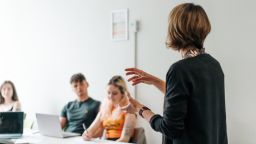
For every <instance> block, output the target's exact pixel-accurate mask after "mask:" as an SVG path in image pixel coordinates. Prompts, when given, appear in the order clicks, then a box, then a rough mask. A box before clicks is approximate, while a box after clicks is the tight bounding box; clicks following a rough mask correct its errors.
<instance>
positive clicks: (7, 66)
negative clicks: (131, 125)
mask: <svg viewBox="0 0 256 144" xmlns="http://www.w3.org/2000/svg"><path fill="white" fill-rule="evenodd" d="M178 2H181V1H179V0H176V1H167V0H155V1H148V0H140V1H138V0H122V1H120V0H108V1H104V0H90V1H89V0H87V1H85V0H84V1H82V0H72V1H68V0H38V1H32V0H27V1H20V0H16V1H9V0H2V1H0V65H1V70H0V81H3V80H6V79H10V80H12V81H13V82H14V83H15V85H16V87H17V91H18V94H19V97H20V99H21V102H22V106H23V109H24V110H25V111H26V112H29V113H34V112H44V113H54V114H59V112H60V110H61V108H62V107H63V105H64V104H65V103H66V102H67V101H69V100H72V99H74V95H73V93H72V91H71V88H70V85H69V78H70V76H71V75H72V74H73V73H76V72H82V73H84V74H85V75H86V77H87V79H88V81H89V83H90V88H89V92H90V95H91V96H92V97H94V98H95V99H98V100H101V99H102V97H103V96H105V93H106V92H105V86H106V84H107V82H108V80H109V79H110V78H111V76H113V75H115V74H121V75H124V71H123V69H124V68H126V67H130V66H133V63H132V61H133V60H132V50H131V49H132V46H133V44H132V41H131V38H132V35H130V39H129V40H128V41H122V42H112V41H111V40H110V33H111V31H110V12H111V11H112V10H116V9H123V8H129V11H130V13H129V15H130V21H131V20H135V19H137V20H139V21H140V31H139V33H138V67H139V68H141V69H144V70H146V71H148V72H150V73H152V74H155V75H158V76H159V77H161V78H162V79H164V78H165V73H166V71H167V70H168V68H169V66H170V65H171V64H172V63H173V62H175V61H176V60H178V59H179V58H180V56H179V54H177V53H175V52H173V51H170V50H168V49H166V48H165V44H164V42H165V37H166V30H167V17H168V14H169V11H170V10H171V8H172V7H173V6H174V5H175V4H177V3H178ZM196 2H197V3H199V4H202V5H203V6H204V7H205V9H206V11H207V13H208V15H209V17H210V20H211V22H212V27H213V29H212V32H211V34H210V35H209V37H208V38H207V40H206V49H207V51H208V52H210V53H211V54H212V55H213V56H215V57H216V58H217V59H219V61H220V62H221V64H222V67H223V69H224V72H225V75H226V101H227V102H226V104H227V116H228V130H229V141H230V143H231V144H254V143H256V140H255V139H254V137H253V136H254V134H255V133H256V125H255V124H254V122H255V121H256V115H255V112H253V110H254V109H255V108H256V107H255V106H253V102H254V101H255V98H254V96H255V94H254V93H253V92H254V91H253V88H254V84H253V82H254V81H256V79H255V76H254V75H253V74H254V73H255V71H256V69H255V66H254V65H253V64H254V63H255V57H253V56H254V52H255V49H253V48H254V47H253V46H254V45H253V44H254V43H253V39H254V37H253V36H254V35H253V34H254V33H255V28H254V27H253V26H254V25H255V19H253V18H254V17H255V16H254V15H253V14H254V13H255V10H253V4H254V5H255V2H253V1H249V0H248V1H247V2H242V1H231V0H226V1H220V0H217V1H203V0H197V1H196ZM253 12H254V13H253ZM253 66H254V67H253ZM131 90H132V88H131ZM137 99H138V100H139V101H141V102H143V103H144V104H145V105H147V106H149V107H150V108H151V109H152V110H153V111H154V112H156V113H162V107H163V106H162V105H163V95H162V94H161V93H160V92H159V91H158V90H157V89H154V88H152V87H151V86H146V85H139V86H138V96H137ZM138 126H143V127H145V129H146V134H147V138H148V141H149V143H150V144H158V143H161V135H160V134H159V133H156V132H154V131H152V130H151V128H150V127H149V125H148V123H147V122H145V121H144V120H142V119H139V120H138Z"/></svg>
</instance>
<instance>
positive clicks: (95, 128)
mask: <svg viewBox="0 0 256 144" xmlns="http://www.w3.org/2000/svg"><path fill="white" fill-rule="evenodd" d="M100 116H101V114H100V112H99V113H98V115H97V117H96V118H95V120H94V121H93V123H92V124H91V125H90V127H89V128H88V129H87V130H85V131H84V133H83V139H84V140H90V139H91V138H96V137H99V136H100V134H102V132H103V126H102V121H101V120H100Z"/></svg>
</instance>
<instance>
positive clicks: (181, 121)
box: [126, 3, 228, 144]
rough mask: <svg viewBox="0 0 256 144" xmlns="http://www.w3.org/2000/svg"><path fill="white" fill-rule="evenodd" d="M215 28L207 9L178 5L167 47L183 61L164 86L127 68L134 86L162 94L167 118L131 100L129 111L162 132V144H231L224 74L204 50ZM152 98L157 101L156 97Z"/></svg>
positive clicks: (136, 70)
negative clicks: (205, 42) (152, 87)
mask: <svg viewBox="0 0 256 144" xmlns="http://www.w3.org/2000/svg"><path fill="white" fill-rule="evenodd" d="M210 30H211V25H210V22H209V20H208V17H207V15H206V13H205V11H204V9H203V8H202V7H201V6H199V5H195V4H193V3H184V4H180V5H178V6H176V7H175V8H174V9H173V10H172V11H171V13H170V15H169V28H168V36H167V42H166V45H167V47H168V48H172V49H173V50H175V51H178V52H179V53H180V54H181V56H182V60H179V61H177V62H175V63H174V64H173V65H172V66H171V67H170V69H169V70H168V72H167V75H166V82H165V81H162V80H161V79H159V78H157V77H155V76H153V75H151V74H148V73H146V72H144V71H142V70H139V69H136V68H128V69H126V72H127V73H126V74H127V75H131V76H132V77H131V78H129V80H128V81H131V82H132V84H133V85H136V84H139V83H145V84H151V85H153V86H155V87H157V88H158V89H159V90H161V91H162V92H163V93H164V94H165V97H164V110H163V116H161V115H158V114H155V113H153V112H152V111H151V110H150V109H149V108H147V107H146V106H145V105H143V104H141V103H140V102H138V101H137V100H135V99H133V98H132V97H130V96H129V101H130V104H131V105H130V107H127V108H126V110H127V111H128V112H131V113H133V112H138V113H139V114H140V115H141V116H142V117H143V118H144V119H146V120H147V121H148V122H149V123H150V125H151V127H152V128H153V129H154V130H155V131H158V132H161V133H162V134H163V144H227V143H228V140H227V130H226V112H225V89H224V74H223V71H222V69H221V66H220V64H219V62H218V61H217V60H216V59H215V58H213V57H212V56H211V55H210V54H207V53H206V52H205V49H204V47H203V43H204V40H205V38H206V36H207V35H208V33H209V32H210ZM152 99H153V100H154V99H156V98H152Z"/></svg>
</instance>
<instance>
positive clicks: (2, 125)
mask: <svg viewBox="0 0 256 144" xmlns="http://www.w3.org/2000/svg"><path fill="white" fill-rule="evenodd" d="M23 117H24V113H23V112H0V139H11V138H20V137H21V136H22V134H23Z"/></svg>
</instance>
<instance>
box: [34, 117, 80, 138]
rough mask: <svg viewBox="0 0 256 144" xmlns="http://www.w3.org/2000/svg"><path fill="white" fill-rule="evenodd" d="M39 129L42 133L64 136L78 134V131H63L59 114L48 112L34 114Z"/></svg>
mask: <svg viewBox="0 0 256 144" xmlns="http://www.w3.org/2000/svg"><path fill="white" fill-rule="evenodd" d="M36 119H37V124H38V128H39V131H40V133H41V134H42V135H45V136H52V137H59V138H66V137H73V136H80V134H79V133H70V132H64V131H63V130H62V129H61V125H60V120H59V116H57V115H49V114H39V113H37V114H36Z"/></svg>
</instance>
